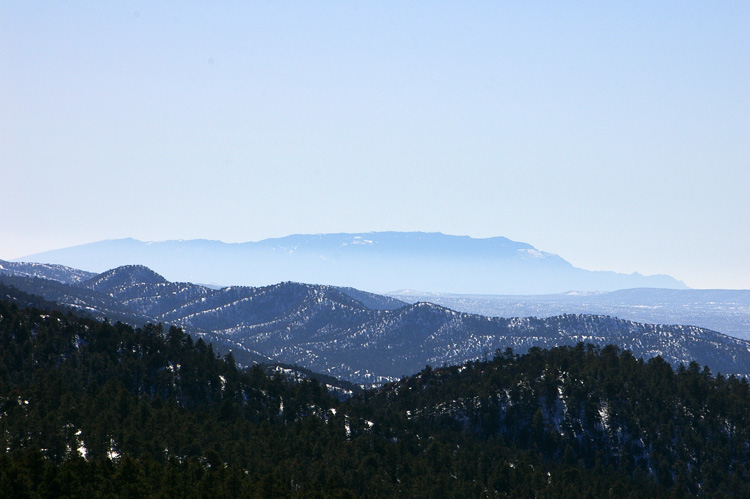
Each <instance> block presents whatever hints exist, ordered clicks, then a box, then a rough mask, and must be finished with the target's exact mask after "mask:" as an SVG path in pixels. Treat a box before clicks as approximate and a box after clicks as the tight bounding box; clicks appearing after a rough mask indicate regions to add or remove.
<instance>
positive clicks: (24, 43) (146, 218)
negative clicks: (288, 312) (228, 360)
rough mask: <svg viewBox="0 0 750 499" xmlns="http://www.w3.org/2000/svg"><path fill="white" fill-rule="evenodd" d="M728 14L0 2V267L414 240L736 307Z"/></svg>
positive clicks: (739, 34) (731, 18)
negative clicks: (560, 264) (701, 295)
mask: <svg viewBox="0 0 750 499" xmlns="http://www.w3.org/2000/svg"><path fill="white" fill-rule="evenodd" d="M748 22H750V4H747V3H742V2H729V3H725V4H721V5H711V4H706V3H704V2H659V3H658V4H653V3H648V2H636V3H629V4H624V5H609V4H597V3H589V2H583V3H578V4H569V5H568V4H566V5H563V4H558V3H555V2H540V3H535V4H516V3H510V2H492V3H490V2H484V3H482V2H480V3H473V4H468V5H467V4H452V3H432V4H409V3H407V4H404V3H400V2H377V3H364V2H351V3H345V4H341V3H337V2H330V1H321V2H315V3H304V2H287V3H284V4H274V3H268V2H263V3H248V4H234V3H232V4H230V3H218V4H200V3H199V4H189V5H185V4H182V3H178V2H163V3H159V4H153V5H152V4H139V3H121V4H60V3H55V2H45V1H43V2H41V3H34V4H27V3H23V2H7V3H4V4H2V5H0V61H2V64H3V68H4V69H3V72H2V75H1V76H0V102H2V109H3V115H2V118H0V133H2V136H3V142H2V144H0V161H1V162H2V164H3V165H4V167H5V171H6V175H5V178H4V180H3V182H2V185H0V195H1V196H0V207H2V209H3V211H4V213H6V216H5V217H3V220H2V222H0V259H6V260H12V259H16V258H20V257H23V256H26V255H31V254H35V253H40V252H43V251H49V250H54V249H59V248H64V247H70V246H75V245H80V244H85V243H90V242H96V241H100V240H105V239H119V238H125V237H133V238H136V239H139V240H143V241H162V240H176V239H184V240H187V239H209V240H219V241H223V242H227V243H238V242H247V241H259V240H263V239H268V238H275V237H284V236H287V235H291V234H311V233H312V234H316V233H341V232H346V233H359V232H371V231H388V230H393V231H423V232H442V233H445V234H453V235H468V236H471V237H475V238H487V237H506V238H509V239H511V240H513V241H520V242H525V243H528V244H531V245H533V246H534V247H536V248H538V249H540V250H542V251H546V252H550V253H554V254H557V255H560V256H561V257H563V258H564V259H566V260H567V261H569V262H570V263H571V264H573V265H575V266H576V267H579V268H583V269H588V270H608V271H614V272H621V273H633V272H638V273H640V274H643V275H654V274H666V275H670V276H673V277H675V278H676V279H680V280H682V281H684V282H685V283H686V284H687V285H688V286H690V287H692V288H726V289H750V232H748V231H747V230H745V227H746V225H747V217H748V215H749V214H750V196H747V192H750V173H748V172H750V141H748V140H747V139H748V137H750V98H749V97H748V96H749V95H750V94H748V91H747V89H748V88H750V71H748V69H747V68H750V51H748V50H747V47H748V46H750V30H748V29H747V26H748Z"/></svg>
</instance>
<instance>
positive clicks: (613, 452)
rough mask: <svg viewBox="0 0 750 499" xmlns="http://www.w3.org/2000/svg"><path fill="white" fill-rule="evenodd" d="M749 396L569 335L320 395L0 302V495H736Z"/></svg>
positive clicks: (206, 352)
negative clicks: (553, 342) (557, 341)
mask: <svg viewBox="0 0 750 499" xmlns="http://www.w3.org/2000/svg"><path fill="white" fill-rule="evenodd" d="M18 298H19V299H20V300H25V299H26V298H25V297H18ZM749 411H750V388H749V385H748V383H747V382H746V380H745V379H739V378H736V377H724V376H716V375H714V374H712V373H711V372H710V371H708V370H706V369H701V367H700V366H699V365H697V364H695V363H692V364H690V365H689V366H687V367H683V368H680V369H678V370H677V371H674V370H673V369H672V368H671V367H670V366H669V365H668V364H667V363H666V362H664V360H662V359H660V358H654V359H651V360H649V361H647V362H644V361H643V360H641V359H636V358H635V357H634V356H633V355H632V353H631V352H628V351H621V350H619V349H618V348H616V347H612V346H607V347H604V348H601V349H599V348H594V347H591V346H586V345H583V344H581V345H577V346H576V347H574V348H555V349H551V350H542V349H538V348H535V349H532V350H531V351H530V352H529V353H528V354H526V355H516V354H513V353H512V352H506V353H503V354H501V355H497V356H495V357H494V358H493V359H492V360H490V361H487V362H469V363H466V364H463V365H460V366H450V367H445V368H434V369H433V368H429V367H426V368H425V369H423V370H422V371H421V372H419V373H418V374H416V375H415V376H411V377H407V378H403V379H401V380H399V381H398V382H395V383H391V384H388V385H386V386H384V387H382V388H380V389H378V390H369V391H366V392H363V393H361V394H358V395H355V396H354V397H352V398H350V399H348V400H346V401H340V400H337V399H336V398H334V397H332V396H331V395H330V393H328V392H327V390H326V389H325V386H324V385H321V384H320V383H318V382H316V381H314V380H307V381H300V380H297V379H293V378H289V377H285V376H283V375H280V374H276V375H273V377H269V376H267V375H266V374H265V373H264V371H263V370H262V369H260V368H259V367H257V366H256V367H253V368H252V369H249V370H239V369H237V368H236V366H235V363H234V362H233V359H232V358H231V357H225V358H221V357H219V356H217V355H216V353H215V351H214V350H213V349H212V348H211V347H210V346H208V345H206V344H205V343H204V342H203V341H201V340H198V341H195V342H194V341H193V340H192V339H191V338H190V337H189V336H186V335H185V334H184V333H183V332H182V331H180V330H179V329H177V328H169V329H168V330H165V329H164V328H162V327H159V326H153V325H147V326H145V327H143V328H137V329H133V328H131V327H129V326H126V325H124V324H114V325H113V324H111V323H104V322H96V321H93V320H89V319H81V318H78V317H76V316H74V315H69V314H63V313H60V312H55V311H44V312H42V311H40V310H34V309H21V308H19V307H18V306H17V305H14V304H11V303H8V302H6V301H3V300H0V490H2V491H3V494H4V496H7V497H152V496H153V497H162V496H163V497H194V496H195V497H198V496H200V497H221V498H224V497H226V498H233V497H610V496H612V497H654V498H657V497H664V498H667V497H748V495H750V470H749V469H748V465H747V463H748V460H750V418H748V413H749Z"/></svg>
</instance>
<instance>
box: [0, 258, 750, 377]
mask: <svg viewBox="0 0 750 499" xmlns="http://www.w3.org/2000/svg"><path fill="white" fill-rule="evenodd" d="M4 280H9V281H12V280H15V282H16V284H17V287H19V289H22V290H23V291H26V292H29V293H37V294H40V295H41V296H43V297H44V298H46V299H48V300H54V301H57V302H59V303H62V304H64V305H68V306H82V308H84V309H86V310H90V311H95V312H96V314H98V315H96V316H97V317H104V316H107V317H109V318H110V319H112V318H113V317H122V318H123V319H120V320H124V321H125V322H129V323H131V324H133V323H135V324H143V323H144V322H148V321H151V322H163V323H165V324H170V325H177V326H180V327H182V328H184V330H185V331H186V332H188V333H190V334H192V335H194V336H200V337H203V338H205V339H206V340H208V341H211V342H213V343H214V344H215V345H216V346H217V348H219V349H220V350H222V351H224V352H226V351H228V350H230V349H231V350H232V351H233V352H234V355H235V357H236V358H237V360H238V361H240V362H242V363H250V362H253V361H257V360H258V359H263V358H265V359H266V360H268V359H273V360H274V361H277V362H283V363H287V364H292V365H294V364H296V365H300V366H304V367H306V368H308V369H311V370H313V371H316V372H320V373H324V374H328V375H333V376H336V377H339V378H342V379H346V380H349V381H353V382H356V383H361V384H363V385H368V384H375V385H377V384H381V383H383V382H386V381H392V380H395V379H398V378H399V377H401V376H404V375H409V374H412V373H415V372H417V371H419V370H420V369H422V368H423V367H424V366H425V365H427V364H430V365H435V366H440V365H444V364H460V363H463V362H466V361H468V360H473V359H477V358H482V357H486V356H490V355H492V354H493V353H494V352H495V351H496V350H501V351H502V350H504V349H505V348H513V349H514V350H516V351H518V352H524V351H526V350H528V349H529V348H531V347H533V346H537V347H545V348H549V347H554V346H559V345H575V344H577V343H579V342H587V343H594V344H598V345H606V344H615V345H618V346H620V347H621V348H628V349H630V350H632V351H633V353H634V354H635V355H637V356H642V357H644V358H647V359H648V358H652V357H654V356H657V355H659V356H661V357H662V358H664V359H665V360H667V361H668V362H670V363H671V364H673V365H675V366H677V365H679V364H680V363H684V364H687V363H689V362H690V361H693V360H695V361H697V362H699V363H700V364H701V365H708V366H710V367H711V368H712V369H714V370H716V371H721V372H723V373H725V374H742V375H747V374H750V343H748V342H746V341H742V340H738V339H735V338H730V337H727V336H724V335H722V334H719V333H716V332H714V331H710V330H706V329H701V328H696V327H689V326H666V325H648V324H640V323H636V322H630V321H625V320H619V319H615V318H612V317H607V316H592V315H562V316H557V317H550V318H546V319H537V318H525V319H519V318H497V317H495V318H489V317H484V316H480V315H473V314H466V313H460V312H456V311H453V310H450V309H447V308H444V307H441V306H438V305H434V304H430V303H425V302H420V303H416V304H412V305H406V304H404V305H403V306H402V307H400V308H395V309H394V308H392V307H391V305H393V303H392V302H390V301H385V302H383V303H384V304H385V305H387V306H388V308H386V309H375V308H369V307H367V306H365V304H364V303H362V302H361V301H359V300H357V299H355V298H353V297H352V296H351V295H349V294H347V293H346V292H345V290H342V289H340V288H335V287H331V286H321V285H309V284H301V283H294V282H283V283H279V284H275V285H272V286H264V287H258V288H253V287H243V286H234V287H228V288H222V289H218V290H215V289H211V288H208V287H205V286H198V285H195V284H190V283H172V282H169V281H167V280H166V279H164V278H163V277H162V276H160V275H158V274H156V273H154V272H153V271H151V270H150V269H148V268H146V267H143V266H125V267H120V268H117V269H112V270H110V271H107V272H105V273H103V274H100V275H98V276H95V277H93V278H91V279H89V280H87V281H85V282H83V283H81V284H79V285H65V284H62V283H58V282H55V281H44V280H40V279H29V278H23V277H13V276H0V282H2V281H4ZM24 283H25V284H24ZM22 285H23V286H22ZM355 294H356V293H355ZM368 296H369V295H368ZM372 301H373V303H378V300H372Z"/></svg>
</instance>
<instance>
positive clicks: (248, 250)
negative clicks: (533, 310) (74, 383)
mask: <svg viewBox="0 0 750 499" xmlns="http://www.w3.org/2000/svg"><path fill="white" fill-rule="evenodd" d="M19 260H21V259H19ZM23 260H27V261H38V262H53V263H61V264H65V265H70V266H72V267H78V268H87V269H90V270H95V271H104V270H106V269H110V268H114V267H118V266H122V265H129V264H134V263H138V264H143V265H146V266H148V267H150V268H152V269H155V270H156V271H158V272H159V273H161V274H162V275H165V276H167V277H168V278H169V279H170V280H175V281H189V282H204V283H220V284H225V285H227V284H232V285H253V286H258V285H266V284H270V283H276V282H282V281H297V282H309V283H322V284H329V285H334V286H341V287H354V288H357V289H363V290H368V291H376V292H387V291H392V290H396V289H419V290H424V291H440V292H454V293H489V294H540V293H559V292H566V291H571V290H578V291H589V290H598V291H612V290H617V289H624V288H634V287H661V288H684V287H685V285H684V284H683V283H681V282H680V281H677V280H675V279H673V278H671V277H669V276H643V275H640V274H637V273H634V274H629V275H628V274H618V273H615V272H594V271H587V270H582V269H579V268H576V267H574V266H573V265H571V264H570V263H569V262H567V261H565V260H564V259H562V258H561V257H559V256H558V255H554V254H551V253H547V252H543V251H539V250H537V249H536V248H534V247H533V246H531V245H529V244H526V243H520V242H515V241H511V240H509V239H507V238H504V237H493V238H486V239H474V238H470V237H466V236H449V235H444V234H439V233H422V232H372V233H362V234H318V235H294V236H288V237H284V238H278V239H266V240H262V241H259V242H248V243H241V244H225V243H222V242H219V241H205V240H192V241H164V242H141V241H137V240H134V239H120V240H107V241H101V242H97V243H91V244H85V245H81V246H75V247H71V248H65V249H60V250H55V251H49V252H45V253H39V254H36V255H30V256H28V257H25V258H23Z"/></svg>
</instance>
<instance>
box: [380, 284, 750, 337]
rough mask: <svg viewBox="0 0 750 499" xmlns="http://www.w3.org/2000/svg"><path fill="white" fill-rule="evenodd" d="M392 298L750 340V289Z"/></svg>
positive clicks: (477, 310)
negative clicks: (607, 319)
mask: <svg viewBox="0 0 750 499" xmlns="http://www.w3.org/2000/svg"><path fill="white" fill-rule="evenodd" d="M392 296H393V297H395V298H399V299H401V300H404V301H406V302H409V303H415V302H418V301H431V302H433V303H436V304H439V305H442V306H444V307H448V308H451V309H453V310H459V311H461V312H467V313H473V314H480V315H488V316H493V317H496V316H500V317H528V316H534V317H552V316H555V315H560V314H564V313H575V314H595V315H612V316H616V317H619V318H621V319H628V320H632V321H635V322H647V323H652V324H690V325H693V326H699V327H703V328H707V329H712V330H714V331H720V332H722V333H724V334H727V335H729V336H734V337H736V338H742V339H745V340H748V339H750V290H735V289H656V288H636V289H625V290H619V291H612V292H610V293H563V294H555V295H539V296H495V295H457V294H444V293H417V292H413V291H401V292H398V293H393V294H392Z"/></svg>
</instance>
